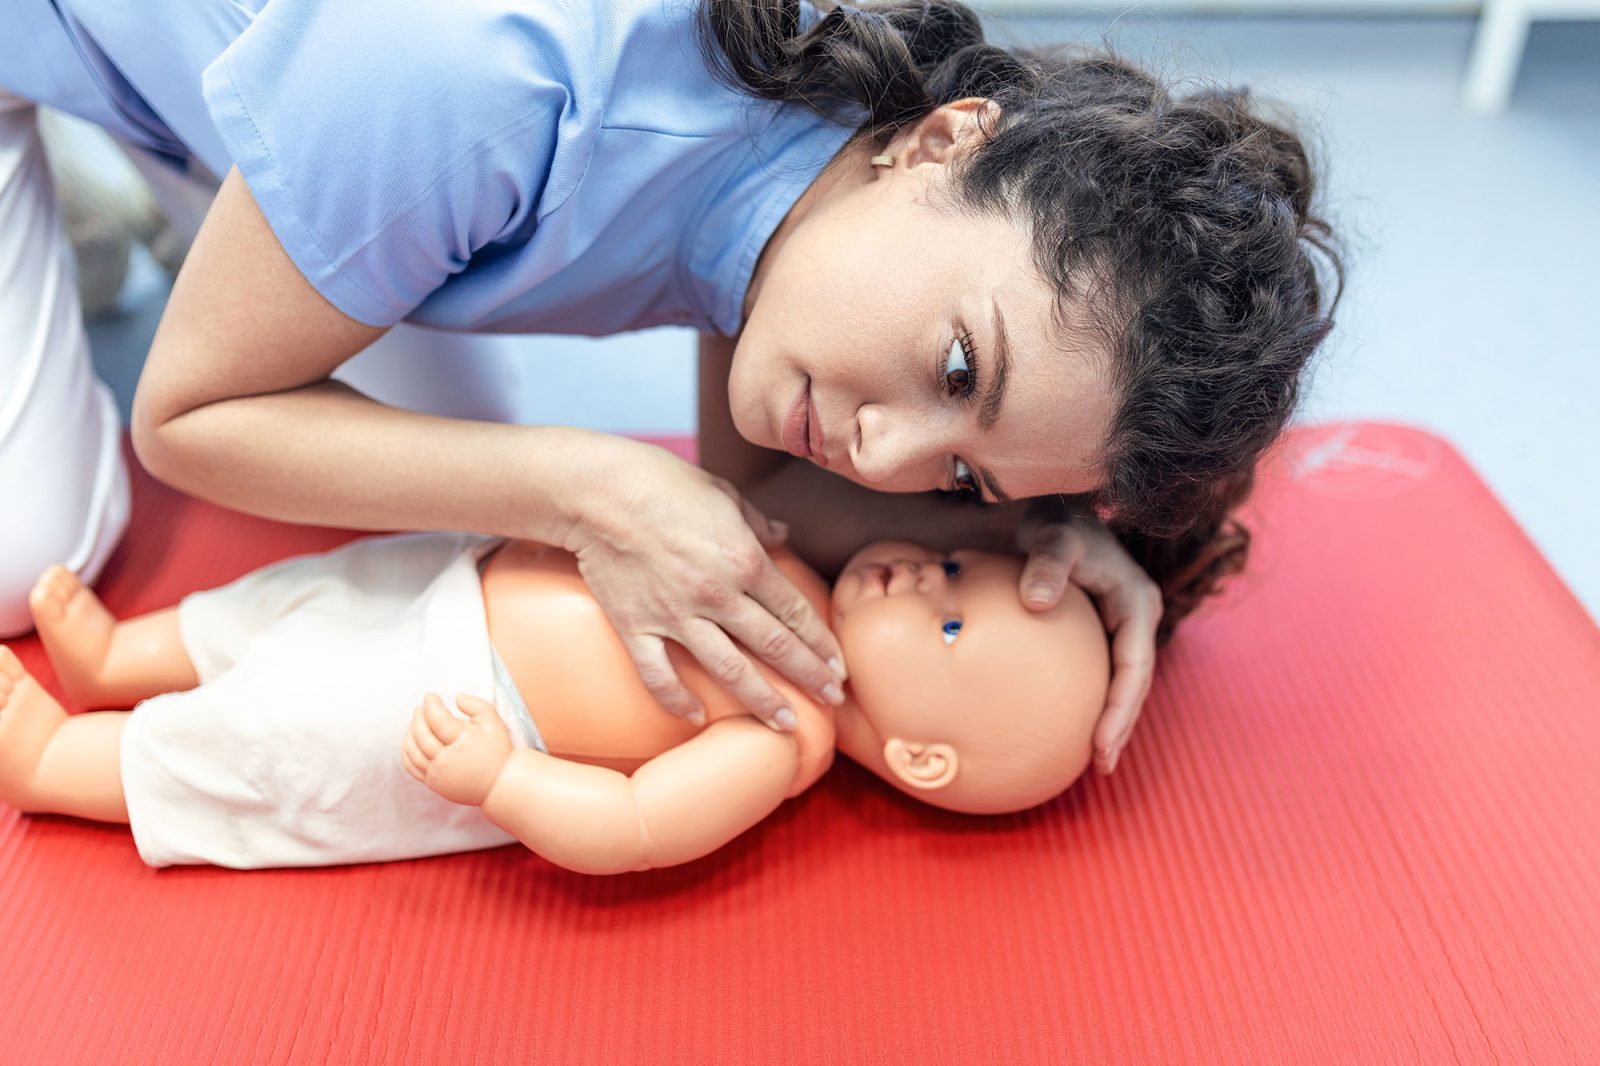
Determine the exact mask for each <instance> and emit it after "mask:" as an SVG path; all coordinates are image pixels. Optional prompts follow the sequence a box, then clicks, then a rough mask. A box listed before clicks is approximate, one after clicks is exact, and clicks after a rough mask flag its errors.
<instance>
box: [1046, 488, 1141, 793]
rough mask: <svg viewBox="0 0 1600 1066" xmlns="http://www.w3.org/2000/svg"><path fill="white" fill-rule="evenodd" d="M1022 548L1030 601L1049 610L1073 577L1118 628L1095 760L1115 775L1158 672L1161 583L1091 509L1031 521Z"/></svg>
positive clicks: (1097, 730)
mask: <svg viewBox="0 0 1600 1066" xmlns="http://www.w3.org/2000/svg"><path fill="white" fill-rule="evenodd" d="M1017 547H1018V549H1019V550H1021V551H1024V552H1026V553H1027V554H1028V563H1027V565H1026V566H1024V567H1023V569H1022V582H1021V587H1020V589H1019V590H1018V591H1019V592H1020V593H1021V594H1022V602H1023V603H1024V604H1026V605H1027V606H1028V607H1029V608H1030V609H1033V610H1040V611H1042V610H1048V609H1049V608H1050V607H1051V606H1053V605H1054V604H1055V603H1056V601H1058V600H1059V599H1061V593H1062V592H1063V591H1065V590H1066V587H1067V582H1069V581H1070V582H1072V583H1073V584H1075V585H1078V586H1079V587H1081V588H1082V589H1083V590H1084V591H1085V592H1088V593H1089V594H1090V595H1091V596H1092V597H1093V598H1094V601H1095V604H1096V606H1098V607H1099V609H1100V617H1101V619H1102V620H1103V621H1104V622H1105V626H1106V629H1107V630H1108V631H1109V632H1110V633H1111V635H1112V640H1111V667H1112V669H1111V690H1110V691H1109V692H1108V693H1107V695H1106V706H1105V710H1104V711H1102V712H1101V714H1100V720H1099V722H1098V723H1097V724H1096V725H1095V730H1094V747H1095V763H1096V766H1098V768H1099V770H1100V772H1101V773H1102V774H1109V773H1110V772H1111V771H1112V770H1113V769H1115V768H1116V765H1117V757H1118V755H1120V754H1121V752H1122V746H1123V745H1124V744H1126V743H1127V742H1128V736H1129V735H1130V734H1131V733H1132V732H1133V725H1134V723H1135V722H1137V721H1138V720H1139V711H1140V709H1141V708H1142V707H1143V706H1144V698H1145V696H1147V695H1148V694H1149V692H1150V682H1151V679H1152V678H1153V677H1154V675H1155V668H1156V626H1157V625H1158V624H1159V623H1160V621H1161V589H1160V588H1159V587H1158V586H1157V585H1156V583H1155V582H1154V581H1151V580H1150V577H1149V575H1148V574H1146V573H1145V572H1144V569H1143V568H1142V567H1140V566H1139V564H1138V563H1136V562H1134V560H1133V557H1132V556H1130V555H1129V554H1128V553H1127V551H1125V550H1124V549H1123V547H1122V545H1121V544H1119V543H1117V539H1116V537H1114V536H1112V535H1111V531H1110V530H1108V529H1106V527H1105V525H1104V524H1103V523H1102V522H1101V521H1100V520H1099V519H1098V518H1096V517H1095V516H1094V515H1092V514H1086V515H1074V516H1072V517H1071V518H1068V519H1066V520H1065V521H1061V520H1048V519H1030V520H1027V521H1024V522H1023V523H1022V524H1021V525H1019V526H1018V527H1017Z"/></svg>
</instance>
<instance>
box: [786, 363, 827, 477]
mask: <svg viewBox="0 0 1600 1066" xmlns="http://www.w3.org/2000/svg"><path fill="white" fill-rule="evenodd" d="M826 446H827V440H826V438H824V437H823V435H822V416H821V415H819V414H818V413H817V405H816V403H815V401H813V400H812V398H811V379H810V378H806V383H805V384H804V385H802V386H801V387H800V395H798V396H796V397H795V398H794V403H792V404H790V405H789V414H788V415H787V416H786V417H785V418H784V420H783V447H784V449H785V450H786V451H787V452H788V453H789V454H790V455H793V456H795V457H796V458H799V459H811V460H813V461H815V462H816V464H817V465H818V466H821V467H826V466H827V465H828V460H827V458H826V456H827V452H826V450H825V448H826Z"/></svg>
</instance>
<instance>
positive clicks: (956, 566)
mask: <svg viewBox="0 0 1600 1066" xmlns="http://www.w3.org/2000/svg"><path fill="white" fill-rule="evenodd" d="M959 573H961V564H960V563H958V562H956V561H955V560H954V559H946V560H945V561H944V576H945V577H955V576H956V575H957V574H959ZM957 624H958V625H959V624H960V623H957Z"/></svg>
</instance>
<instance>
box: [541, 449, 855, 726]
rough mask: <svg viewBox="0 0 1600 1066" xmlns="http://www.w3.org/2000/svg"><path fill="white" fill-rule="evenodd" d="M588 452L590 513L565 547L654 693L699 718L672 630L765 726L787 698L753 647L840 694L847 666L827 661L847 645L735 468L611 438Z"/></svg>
mask: <svg viewBox="0 0 1600 1066" xmlns="http://www.w3.org/2000/svg"><path fill="white" fill-rule="evenodd" d="M583 462H584V465H583V466H582V467H580V469H579V471H578V473H579V475H580V477H581V478H582V480H583V484H584V491H585V493H586V495H585V503H584V507H583V516H582V518H581V519H580V520H579V522H578V523H577V525H576V526H575V527H574V529H573V531H572V533H571V534H570V535H569V536H568V539H567V543H565V544H563V545H562V546H563V547H565V548H566V549H567V550H568V551H570V552H572V553H573V554H574V555H576V556H577V559H578V571H579V573H581V574H582V575H583V579H584V581H585V582H587V583H588V586H589V591H590V592H591V593H593V594H594V598H595V599H596V601H598V602H599V604H600V608H601V610H603V611H604V612H605V615H606V618H607V619H608V620H610V622H611V625H612V627H613V628H614V629H616V631H617V634H618V636H620V637H621V638H622V643H623V645H624V647H626V648H627V651H628V654H629V656H631V657H632V659H633V662H634V666H635V667H636V668H637V669H638V671H639V676H640V679H641V680H642V681H643V682H644V686H645V688H647V689H649V691H650V694H651V695H652V696H653V697H655V699H656V702H658V703H659V704H661V706H662V707H664V708H665V709H666V710H667V711H668V712H669V713H671V714H675V715H678V716H680V717H686V718H689V719H690V720H691V721H694V720H695V713H696V712H700V711H702V708H701V706H700V703H699V701H698V700H696V699H695V697H694V696H693V694H692V693H690V691H689V690H688V689H687V688H686V687H685V686H684V684H683V682H682V681H681V680H680V679H679V677H678V673H677V671H676V670H675V669H674V668H673V666H672V663H671V661H670V660H669V659H668V658H667V647H666V645H667V641H669V640H670V641H675V642H677V643H678V644H681V645H683V647H684V648H685V649H686V650H687V651H688V652H689V653H690V654H691V655H693V656H694V657H695V658H696V659H698V660H699V661H700V663H701V664H702V665H703V666H704V667H705V669H706V671H707V672H708V673H709V674H710V675H711V676H712V677H713V678H715V679H716V680H717V681H719V682H721V683H722V684H723V685H725V686H726V687H727V688H728V689H729V691H731V692H732V693H733V695H734V696H735V697H736V698H737V699H738V700H739V702H740V703H742V704H744V705H745V706H746V707H747V708H749V709H750V711H751V712H752V713H754V714H755V715H756V716H757V717H759V718H760V719H761V720H763V721H765V722H766V723H767V724H768V725H774V724H777V725H778V726H783V725H784V724H785V723H784V722H783V721H782V720H780V718H779V714H780V712H781V711H783V710H786V709H788V708H787V706H786V705H787V701H786V700H785V699H784V698H783V697H782V696H781V695H779V694H778V692H777V690H776V689H774V688H773V686H772V685H771V684H770V683H769V682H768V681H767V679H766V678H765V677H763V676H762V674H761V672H760V671H759V670H757V669H756V668H755V666H754V664H753V663H752V662H751V659H752V658H753V657H754V656H756V655H759V656H760V657H761V658H762V659H765V660H766V661H767V662H768V663H770V664H772V666H774V667H775V668H777V669H778V670H779V671H781V672H782V673H783V674H784V675H785V676H787V677H788V678H790V679H791V680H793V681H794V682H795V683H796V684H797V685H798V686H799V687H800V688H801V689H802V690H804V691H806V692H809V693H813V694H815V695H816V698H817V699H818V700H820V701H822V702H830V703H831V702H836V701H835V700H830V699H829V693H828V691H827V690H828V689H829V688H830V687H834V688H835V689H836V687H837V686H838V685H839V683H840V682H842V681H843V676H842V667H841V674H840V676H835V674H834V671H833V670H832V669H830V668H829V666H828V660H829V659H837V660H840V661H841V663H842V660H843V655H842V654H841V652H840V651H839V644H838V641H837V640H835V638H834V636H833V633H832V631H831V630H829V629H828V627H827V625H826V624H825V623H824V621H823V619H822V618H821V617H820V616H819V615H818V612H817V611H816V609H815V608H814V607H813V606H812V604H811V601H810V600H808V599H806V597H805V594H804V593H802V592H801V591H800V590H799V589H798V588H796V587H795V586H794V584H793V583H792V582H790V581H789V579H788V578H787V577H785V576H784V575H783V572H782V571H780V570H779V569H778V568H777V566H776V565H775V564H774V563H773V561H772V558H771V557H770V556H769V555H768V554H767V546H769V545H770V546H774V547H775V546H777V545H778V544H779V543H781V542H782V540H783V538H784V533H783V531H782V530H781V528H779V526H778V524H777V523H774V522H769V521H768V520H767V518H766V517H765V516H764V515H763V514H762V513H761V512H760V511H758V510H756V508H755V507H753V506H752V505H751V504H750V503H749V502H748V501H747V500H745V499H744V498H743V497H742V496H741V495H740V493H739V491H738V489H736V488H734V486H733V484H732V483H731V482H729V481H728V480H727V479H726V478H720V477H716V476H713V475H712V474H709V473H707V472H706V471H704V470H701V469H700V468H699V467H697V466H694V465H692V464H690V463H686V462H684V461H683V460H682V459H679V458H678V457H677V456H675V455H673V454H672V453H671V452H668V451H666V450H665V449H662V448H657V447H654V446H652V445H647V444H643V443H641V442H639V441H631V440H624V439H622V438H611V439H610V440H609V441H602V442H598V443H596V444H595V445H594V446H593V448H592V449H591V453H590V454H588V455H586V456H585V457H584V460H583ZM591 464H592V465H591ZM584 475H590V476H584ZM735 640H737V641H739V643H740V644H743V645H744V648H740V647H738V646H736V645H735V644H734V641H735ZM745 649H750V651H751V652H752V653H753V655H752V654H747V652H746V651H745ZM838 698H839V699H840V700H842V699H843V696H842V694H838ZM789 713H790V715H792V714H793V713H794V712H793V711H792V710H790V712H789ZM787 727H788V728H790V729H792V728H793V720H792V718H791V719H790V720H789V721H788V722H787Z"/></svg>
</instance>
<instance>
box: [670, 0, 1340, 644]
mask: <svg viewBox="0 0 1600 1066" xmlns="http://www.w3.org/2000/svg"><path fill="white" fill-rule="evenodd" d="M815 7H816V10H817V11H818V12H819V13H823V14H822V17H821V18H819V19H817V20H816V21H815V23H814V24H813V25H811V26H810V27H809V28H808V29H805V30H804V31H802V28H801V27H802V23H801V8H800V2H799V0H703V2H702V4H701V6H700V8H699V11H698V18H699V27H698V28H699V38H698V39H699V47H700V51H701V55H702V57H703V58H704V59H705V61H706V63H707V66H708V67H709V68H710V69H711V71H712V72H713V74H714V76H716V77H717V78H718V79H719V80H721V81H723V82H724V83H726V84H727V85H729V86H730V87H732V88H734V89H736V90H739V91H742V92H746V93H750V94H752V95H755V96H758V97H762V98H765V99H770V100H777V101H782V102H794V103H799V104H803V105H805V106H807V107H810V108H811V109H813V110H815V111H816V112H818V113H819V114H821V115H823V116H825V117H827V118H829V119H831V120H833V121H835V122H838V123H840V124H845V125H851V126H855V127H856V133H855V134H854V135H853V136H852V138H851V142H850V143H851V144H855V143H857V142H858V141H859V140H861V139H866V140H868V141H870V142H871V144H872V145H873V147H874V148H875V149H881V148H882V147H883V146H885V145H887V144H888V143H889V141H890V140H892V139H893V137H894V135H895V133H896V132H897V131H899V130H900V129H903V128H904V127H906V126H909V125H912V124H914V123H915V122H916V121H917V120H918V119H920V118H921V117H922V116H924V115H926V114H928V113H929V112H931V111H932V110H933V109H935V108H936V107H938V106H940V105H941V104H945V103H950V102H953V101H956V100H960V99H963V98H966V97H974V96H976V97H983V98H987V99H989V100H992V101H994V102H995V103H996V104H997V105H999V108H998V118H997V119H995V120H994V121H993V122H991V123H987V124H984V125H980V129H981V130H982V132H983V134H984V138H985V139H984V141H983V143H982V144H980V145H979V146H978V147H977V148H976V149H974V150H973V151H971V152H969V153H967V154H966V155H965V156H964V157H961V158H958V159H957V160H955V161H954V162H953V164H952V167H951V191H952V195H953V197H954V199H955V201H956V203H957V205H958V207H959V208H960V209H962V210H966V211H970V212H973V213H977V214H994V215H999V216H1001V217H1005V218H1008V219H1011V220H1016V221H1018V222H1019V223H1021V224H1025V225H1026V227H1027V229H1028V231H1029V232H1030V233H1031V236H1032V248H1033V256H1034V262H1035V264H1036V266H1037V268H1038V270H1039V271H1040V275H1041V276H1042V277H1043V278H1045V279H1047V280H1049V281H1050V282H1051V284H1052V285H1053V287H1054V289H1055V291H1056V292H1057V293H1058V294H1060V299H1059V301H1058V304H1057V307H1056V309H1055V311H1056V321H1057V323H1058V324H1064V314H1063V307H1064V305H1065V301H1066V299H1067V298H1068V297H1069V296H1071V297H1073V298H1075V299H1082V300H1084V301H1086V306H1087V308H1088V310H1089V312H1090V315H1091V318H1092V321H1093V326H1092V328H1093V331H1094V334H1095V336H1097V337H1098V338H1099V339H1100V340H1102V341H1103V342H1104V343H1105V346H1106V350H1108V351H1109V352H1111V353H1112V359H1111V367H1110V373H1111V383H1112V389H1113V395H1114V396H1115V397H1116V400H1117V403H1116V414H1115V415H1114V417H1113V421H1112V426H1111V430H1110V435H1109V439H1108V441H1107V442H1106V445H1105V449H1104V451H1103V453H1102V457H1101V458H1102V462H1101V466H1102V468H1103V469H1104V470H1105V471H1106V472H1107V473H1106V478H1105V482H1104V483H1103V484H1102V485H1101V486H1100V488H1099V489H1097V490H1096V491H1095V492H1093V493H1088V494H1085V495H1083V496H1080V497H1076V498H1067V497H1061V498H1057V499H1056V502H1057V504H1058V505H1059V504H1064V505H1066V506H1070V507H1076V508H1078V509H1080V510H1082V509H1089V508H1092V509H1094V510H1095V511H1097V512H1099V513H1100V514H1101V515H1102V516H1103V517H1104V518H1105V519H1106V522H1107V525H1108V527H1109V528H1110V529H1111V530H1112V532H1113V533H1115V535H1116V536H1117V538H1118V540H1119V541H1120V542H1121V543H1122V544H1123V546H1124V547H1126V548H1127V549H1128V551H1129V553H1130V554H1131V555H1132V556H1133V557H1134V558H1135V559H1136V560H1138V562H1139V563H1140V565H1141V566H1143V567H1144V568H1145V570H1146V572H1147V573H1149V574H1150V576H1151V578H1152V579H1154V580H1155V582H1156V583H1157V584H1158V585H1159V586H1160V587H1161V590H1162V598H1163V607H1164V610H1163V615H1162V621H1161V628H1160V630H1159V631H1158V633H1157V641H1158V644H1165V643H1166V642H1167V640H1169V639H1170V637H1171V636H1172V634H1173V631H1174V629H1175V627H1176V625H1177V623H1178V621H1179V620H1181V619H1182V618H1183V617H1184V616H1186V615H1188V614H1189V613H1190V612H1191V611H1193V610H1194V608H1195V607H1197V606H1198V605H1199V603H1200V601H1201V600H1202V599H1204V598H1205V597H1206V596H1207V595H1209V594H1210V593H1212V592H1214V591H1216V590H1217V586H1218V583H1219V582H1220V581H1221V580H1222V578H1224V577H1226V576H1227V575H1229V574H1232V573H1236V572H1238V571H1239V570H1241V569H1243V567H1244V562H1245V558H1246V556H1247V554H1248V551H1249V543H1250V536H1249V532H1248V530H1246V529H1245V528H1244V527H1243V526H1242V525H1240V524H1239V523H1238V522H1237V520H1235V519H1234V518H1232V517H1231V516H1230V512H1232V511H1233V510H1234V509H1235V508H1237V507H1238V505H1239V504H1241V503H1242V502H1243V501H1244V500H1245V499H1246V497H1247V496H1248V495H1249V493H1250V490H1251V487H1252V484H1253V481H1254V477H1255V470H1256V466H1257V463H1258V461H1259V460H1260V458H1261V456H1262V454H1263V453H1264V452H1265V451H1266V449H1267V448H1268V447H1269V446H1270V445H1271V444H1272V443H1273V442H1274V441H1275V440H1276V439H1277V438H1278V436H1279V435H1280V433H1281V432H1282V431H1283V428H1284V427H1285V425H1287V423H1288V420H1289V418H1290V416H1291V414H1292V413H1293V411H1294V408H1295V405H1296V403H1297V401H1298V398H1299V390H1300V377H1301V371H1302V369H1303V368H1304V366H1305V365H1306V363H1307V362H1308V360H1309V359H1310V357H1311V355H1312V353H1313V352H1314V351H1315V350H1316V348H1317V346H1318V345H1319V344H1320V343H1321V342H1322V340H1323V338H1324V337H1325V336H1326V335H1327V334H1328V331H1329V330H1330V329H1331V328H1332V320H1331V318H1330V317H1329V315H1330V314H1331V312H1332V309H1333V306H1334V305H1336V304H1337V302H1338V299H1339V295H1340V294H1341V293H1342V291H1343V288H1344V267H1343V263H1342V259H1341V255H1340V250H1339V247H1338V245H1337V242H1336V241H1335V238H1334V236H1333V232H1332V229H1331V228H1330V226H1329V225H1328V223H1327V222H1326V221H1325V220H1324V219H1323V218H1321V217H1319V216H1318V215H1316V214H1314V213H1313V207H1312V193H1313V189H1314V187H1315V185H1316V181H1315V178H1314V175H1313V169H1312V166H1311V163H1310V161H1309V159H1308V156H1307V152H1306V149H1305V147H1304V145H1303V144H1302V143H1301V140H1300V138H1299V137H1298V136H1297V135H1296V134H1295V133H1294V132H1293V131H1292V129H1291V128H1289V126H1288V125H1287V124H1286V123H1283V122H1281V121H1274V120H1271V119H1269V118H1266V117H1263V116H1261V115H1258V114H1256V113H1255V112H1253V111H1252V109H1251V106H1250V105H1251V100H1250V96H1249V90H1248V89H1243V88H1220V89H1219V88H1204V89H1199V90H1197V91H1194V92H1191V93H1189V94H1188V95H1184V96H1179V95H1176V94H1175V93H1174V92H1173V91H1172V90H1171V89H1169V88H1168V87H1167V86H1164V85H1163V84H1162V83H1161V82H1160V81H1158V80H1157V79H1156V78H1155V77H1154V76H1152V75H1151V74H1149V73H1148V72H1146V71H1144V70H1142V69H1140V68H1139V67H1138V66H1137V65H1136V64H1134V63H1132V62H1130V61H1128V60H1127V59H1125V58H1122V57H1120V56H1118V55H1116V54H1115V53H1114V52H1113V51H1111V50H1110V49H1108V48H1098V49H1096V48H1084V47H1081V46H1067V47H1055V48H1048V49H1032V48H1022V47H1018V48H1011V49H1007V48H1002V47H999V46H997V45H994V44H992V43H989V42H987V41H985V40H984V30H983V27H982V25H981V24H980V22H979V20H978V16H977V15H976V14H974V12H973V11H972V10H971V9H970V8H968V7H967V6H966V5H965V4H962V3H960V2H958V0H881V2H876V3H871V4H863V5H859V6H850V5H845V4H837V3H835V2H834V0H818V2H817V3H816V4H815ZM863 116H865V118H863ZM1319 266H1320V268H1321V269H1319ZM1328 268H1331V271H1332V274H1333V276H1334V279H1336V281H1337V288H1336V290H1335V292H1334V295H1333V298H1332V300H1331V301H1328V300H1326V298H1325V292H1324V278H1323V276H1322V273H1323V270H1325V269H1328ZM1325 304H1326V306H1325Z"/></svg>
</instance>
